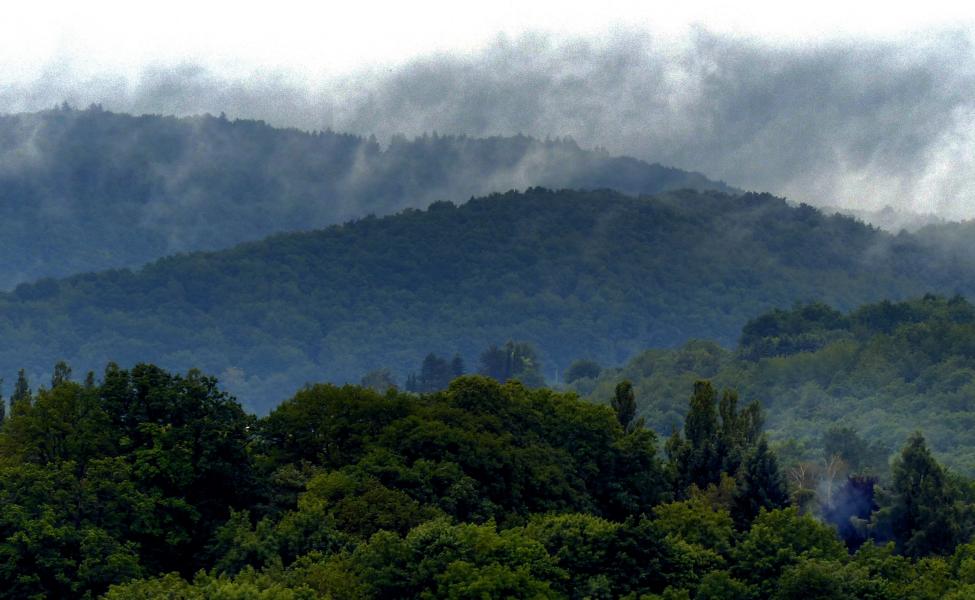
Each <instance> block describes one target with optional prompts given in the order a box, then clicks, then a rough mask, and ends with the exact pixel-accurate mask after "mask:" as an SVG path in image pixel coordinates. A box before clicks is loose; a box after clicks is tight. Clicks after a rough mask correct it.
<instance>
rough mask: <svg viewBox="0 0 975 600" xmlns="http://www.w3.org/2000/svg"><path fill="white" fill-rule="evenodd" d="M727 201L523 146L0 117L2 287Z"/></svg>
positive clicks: (97, 114) (105, 115) (113, 118)
mask: <svg viewBox="0 0 975 600" xmlns="http://www.w3.org/2000/svg"><path fill="white" fill-rule="evenodd" d="M536 185H542V186H548V187H573V188H589V189H596V188H612V189H618V190H621V191H624V192H630V193H637V194H653V193H657V192H661V191H665V190H671V189H680V188H694V189H716V190H725V191H728V190H729V188H728V187H727V186H725V185H724V184H722V183H717V182H713V181H710V180H708V179H707V178H705V177H704V176H703V175H700V174H697V173H688V172H685V171H681V170H678V169H672V168H666V167H662V166H660V165H656V164H653V165H651V164H647V163H644V162H641V161H638V160H635V159H632V158H625V157H612V156H610V155H608V154H607V153H605V152H601V151H589V150H583V149H581V148H579V147H578V146H577V145H576V144H575V143H574V142H572V141H567V140H560V141H539V140H535V139H531V138H527V137H510V138H489V139H471V138H464V137H440V136H436V135H433V136H432V137H427V136H425V137H422V138H418V139H414V140H407V139H405V138H397V139H393V140H392V141H391V143H390V144H388V146H387V147H385V148H383V147H380V145H379V144H378V143H377V142H376V141H375V140H374V139H367V138H362V137H357V136H353V135H343V134H338V133H332V132H316V133H307V132H301V131H297V130H292V129H276V128H273V127H271V126H269V125H267V124H265V123H263V122H255V121H229V120H227V119H224V118H218V117H210V116H204V117H194V118H181V119H177V118H173V117H161V116H139V117H136V116H130V115H125V114H113V113H110V112H106V111H102V110H99V109H98V108H97V107H96V108H93V109H89V110H84V111H79V110H73V109H69V108H67V107H65V108H64V109H57V110H51V111H45V112H40V113H33V114H20V115H9V116H0V222H2V223H3V235H2V236H0V253H2V256H3V261H2V263H0V289H11V288H13V287H14V286H15V285H16V284H17V283H20V282H22V281H30V280H34V279H38V278H40V277H45V276H54V277H61V276H66V275H72V274H75V273H82V272H87V271H91V270H100V269H106V268H115V267H122V266H138V265H141V264H144V263H145V262H148V261H150V260H154V259H157V258H160V257H162V256H166V255H168V254H172V253H173V252H182V251H193V250H216V249H222V248H227V247H230V246H232V245H233V244H236V243H239V242H243V241H250V240H257V239H261V238H263V237H265V236H267V235H269V234H271V233H276V232H282V231H293V230H307V229H313V228H316V227H323V226H326V225H330V224H334V223H339V222H342V221H345V220H347V219H350V218H356V217H362V216H365V215H367V214H370V213H376V214H387V213H391V212H395V211H398V210H401V209H403V208H406V207H417V208H422V207H426V206H427V205H429V204H430V203H431V202H433V201H436V200H461V199H467V198H469V197H471V196H472V195H483V194H487V193H491V192H494V191H504V190H509V189H524V188H526V187H530V186H536Z"/></svg>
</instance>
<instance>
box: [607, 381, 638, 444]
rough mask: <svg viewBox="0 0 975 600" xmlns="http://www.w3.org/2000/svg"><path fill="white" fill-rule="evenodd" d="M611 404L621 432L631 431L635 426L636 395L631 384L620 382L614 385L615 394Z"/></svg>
mask: <svg viewBox="0 0 975 600" xmlns="http://www.w3.org/2000/svg"><path fill="white" fill-rule="evenodd" d="M611 404H612V406H613V410H614V411H615V412H616V419H617V420H618V421H619V422H620V426H621V427H622V428H623V431H626V432H629V431H632V430H633V428H634V425H637V423H635V419H636V394H635V393H634V392H633V384H632V383H630V382H629V381H621V382H619V383H618V384H616V393H615V395H614V396H613V400H612V401H611Z"/></svg>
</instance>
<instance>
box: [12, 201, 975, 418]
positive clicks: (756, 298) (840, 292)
mask: <svg viewBox="0 0 975 600" xmlns="http://www.w3.org/2000/svg"><path fill="white" fill-rule="evenodd" d="M973 274H975V268H973V263H972V262H971V261H967V260H957V259H953V260H947V259H944V258H943V257H942V255H941V254H939V253H938V251H937V250H936V249H933V248H931V247H929V246H926V245H924V244H921V243H920V242H919V241H918V240H916V239H915V238H913V237H912V236H910V235H907V234H904V235H898V236H892V235H890V234H888V233H885V232H882V231H880V230H877V229H875V228H873V227H870V226H867V225H864V224H863V223H860V222H858V221H856V220H854V219H852V218H849V217H843V216H839V215H834V216H826V215H824V214H822V213H821V212H819V211H817V210H816V209H814V208H812V207H809V206H806V205H802V206H798V207H795V206H790V205H789V204H787V203H786V202H785V201H784V200H782V199H780V198H775V197H773V196H770V195H767V194H744V195H729V194H723V193H719V192H707V193H703V192H693V191H682V192H673V193H667V194H662V195H658V196H655V197H644V198H633V197H628V196H625V195H623V194H620V193H617V192H611V191H594V192H578V191H569V190H564V191H558V192H556V191H550V190H545V189H539V188H533V189H531V190H529V191H528V192H526V193H514V192H512V193H506V194H495V195H491V196H488V197H485V198H480V199H475V200H472V201H470V202H466V203H464V204H462V205H460V206H455V205H453V204H451V203H448V202H439V203H434V204H433V205H431V206H430V208H429V209H428V210H425V211H420V210H414V209H408V210H405V211H403V212H401V213H399V214H397V215H394V216H388V217H383V218H375V217H369V218H364V219H360V220H357V221H353V222H349V223H346V224H344V225H340V226H332V227H329V228H327V229H323V230H320V231H314V232H305V233H292V234H280V235H276V236H273V237H270V238H268V239H266V240H264V241H261V242H254V243H247V244H243V245H240V246H238V247H236V248H233V249H231V250H226V251H221V252H215V253H195V254H190V255H181V256H174V257H170V258H166V259H163V260H160V261H157V262H155V263H152V264H150V265H148V266H146V267H145V268H143V269H141V270H139V271H137V272H130V271H127V270H114V271H106V272H102V273H93V274H86V275H79V276H75V277H71V278H68V279H64V280H54V279H47V280H43V281H39V282H37V283H35V284H29V285H28V284H24V285H21V286H18V287H17V289H16V290H15V291H14V292H12V293H8V294H0V339H3V340H4V343H3V344H2V345H0V374H3V375H4V376H6V377H7V378H8V381H10V380H11V379H10V378H11V377H12V376H13V374H14V373H15V372H16V369H17V368H20V367H26V368H27V370H28V372H29V373H31V374H32V378H33V379H34V381H37V380H39V378H41V377H45V376H44V375H43V374H44V373H45V372H47V371H48V370H49V369H50V368H51V366H52V365H53V364H54V362H55V361H57V360H60V359H66V360H68V361H69V362H70V363H71V364H72V366H73V367H74V368H75V372H76V373H80V372H83V371H84V370H87V369H94V368H101V367H102V366H103V365H104V364H105V363H106V362H108V361H112V360H114V361H117V362H119V363H121V364H122V365H128V364H132V363H134V362H137V361H152V362H155V363H158V364H160V365H162V366H165V367H167V368H173V369H186V368H190V367H199V368H202V369H204V370H205V371H206V372H209V373H213V374H216V375H218V376H220V378H221V380H222V382H223V383H224V384H225V385H226V386H227V387H228V389H230V390H231V391H232V392H234V393H235V394H237V395H239V397H240V398H241V399H242V400H243V401H244V402H245V403H246V404H247V405H248V406H249V407H250V408H252V409H256V410H266V409H267V408H269V407H270V406H272V405H273V404H274V403H276V402H278V401H279V400H280V399H281V398H284V397H287V396H288V395H290V394H291V393H292V392H293V391H294V390H295V388H297V387H299V386H301V385H302V384H304V383H305V382H311V381H322V380H332V381H339V382H341V381H358V379H359V377H360V376H362V375H363V374H364V373H365V372H366V371H368V370H371V369H375V368H384V367H385V368H389V369H391V371H392V372H393V374H394V375H395V376H396V377H398V378H399V381H400V383H402V382H403V378H404V377H405V375H406V374H407V373H408V372H409V371H411V370H413V369H416V368H417V366H418V365H419V363H420V361H421V359H422V358H423V356H424V355H426V354H427V353H428V352H437V353H439V354H447V355H452V354H453V353H455V352H456V353H459V354H460V355H461V356H462V357H463V358H464V359H465V361H466V362H467V364H468V367H469V368H473V367H475V366H476V364H477V359H478V356H479V354H480V352H481V351H483V350H484V349H485V348H486V347H487V346H489V345H490V344H503V343H504V342H505V341H506V340H508V339H514V340H522V341H527V342H530V343H532V344H534V345H535V346H536V347H537V348H538V350H539V352H540V355H541V358H542V363H543V372H544V374H545V375H546V376H547V377H549V378H550V379H555V370H556V369H564V368H565V367H566V366H568V364H569V363H570V362H571V361H573V360H574V359H577V358H582V357H588V358H594V359H597V360H599V361H601V362H602V363H603V364H618V363H620V362H622V361H624V360H626V359H628V358H630V357H631V356H633V355H635V354H636V353H638V352H640V351H643V350H644V349H646V348H654V347H657V348H659V347H669V346H674V345H677V344H680V343H683V342H685V341H686V340H688V339H693V338H705V339H714V340H717V341H718V342H720V343H722V344H724V345H726V346H730V345H732V344H734V343H735V341H736V340H737V337H738V335H739V332H740V331H741V328H742V326H743V325H744V324H745V323H746V322H747V321H748V320H749V319H750V318H752V317H754V316H756V315H758V314H760V313H762V312H764V311H766V310H769V309H771V308H775V307H789V306H791V305H792V304H793V303H794V302H797V301H807V300H822V301H825V302H828V303H830V304H831V305H833V306H836V307H838V308H840V309H844V310H845V309H848V308H851V307H854V306H857V305H859V304H861V303H863V302H869V301H876V300H879V299H884V298H890V299H895V300H896V299H900V298H906V297H910V296H917V295H920V294H923V293H925V292H928V291H934V292H940V293H947V294H954V293H956V292H960V293H971V292H972V291H973V283H975V277H973Z"/></svg>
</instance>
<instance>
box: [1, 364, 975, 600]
mask: <svg viewBox="0 0 975 600" xmlns="http://www.w3.org/2000/svg"><path fill="white" fill-rule="evenodd" d="M18 388H19V389H18V393H17V394H16V395H15V396H16V397H15V398H13V399H12V402H11V410H10V414H9V415H8V416H6V418H4V419H3V420H2V421H0V598H17V599H20V598H38V599H39V598H94V597H100V596H103V595H104V597H106V598H109V599H113V600H128V599H154V598H159V599H162V598H167V599H170V600H172V599H194V600H195V599H200V600H202V599H206V598H225V599H228V600H238V599H239V600H245V599H247V600H252V599H259V600H272V599H308V600H311V599H316V598H322V599H325V598H328V599H332V600H360V599H365V598H526V599H528V598H533V599H537V598H553V599H554V598H578V599H582V598H633V599H636V598H641V599H644V600H658V599H661V600H662V599H687V600H690V599H691V598H693V599H695V600H697V599H701V600H706V599H719V598H735V599H746V600H747V599H754V600H765V599H776V600H778V599H782V600H788V599H794V598H804V599H815V598H830V599H834V598H840V599H847V598H849V599H853V598H877V599H881V598H883V599H904V600H907V599H918V598H920V599H928V598H930V599H932V600H934V599H940V598H956V599H962V598H969V597H971V594H972V593H973V592H975V579H973V578H972V567H973V565H975V562H973V561H975V546H973V545H972V544H970V543H967V542H968V541H969V540H970V539H971V535H972V532H973V531H975V487H973V484H972V482H970V481H967V480H963V479H960V478H958V477H957V476H952V475H951V474H950V473H949V472H947V471H946V470H945V469H944V468H943V467H942V466H941V465H940V464H938V462H937V461H936V460H935V459H934V458H933V457H932V455H931V453H930V451H929V449H928V447H927V444H926V441H925V439H924V438H923V437H922V436H920V435H912V436H909V437H908V438H907V439H905V440H901V441H900V443H899V447H901V448H902V450H901V451H900V452H899V453H898V454H897V456H896V457H895V458H894V460H893V461H892V462H891V463H890V467H889V468H888V467H887V465H886V464H884V465H883V470H882V472H881V473H877V474H874V475H863V474H862V472H861V471H859V470H852V469H851V470H849V471H848V472H844V473H843V474H839V473H838V472H837V471H835V470H820V471H818V472H815V473H814V472H813V471H812V470H811V468H810V470H809V471H803V472H802V477H801V478H800V477H795V473H796V469H792V470H790V471H788V472H787V471H786V469H785V468H783V466H782V465H781V464H780V461H779V459H778V458H777V457H776V454H775V453H774V452H773V451H772V450H771V449H770V446H769V444H768V441H767V440H766V438H765V436H764V434H763V433H762V423H763V412H762V409H761V407H760V406H759V405H758V404H757V403H755V402H745V401H744V400H741V401H740V400H739V397H738V395H737V394H736V393H735V392H733V391H730V390H724V391H723V392H721V393H719V391H718V390H717V389H716V388H715V387H714V386H713V385H712V384H711V383H709V382H707V381H696V382H694V384H693V385H692V386H691V388H689V389H687V390H685V395H684V402H685V408H686V413H687V414H686V418H685V419H684V420H683V423H682V427H681V428H680V429H679V430H676V431H675V432H674V433H673V434H672V435H671V436H670V438H669V439H668V440H667V442H666V444H665V447H666V449H665V450H664V451H660V450H659V446H660V444H659V439H658V438H657V436H655V434H654V433H653V431H652V428H650V429H648V428H647V427H645V426H644V423H643V422H642V421H640V420H635V419H634V418H633V417H634V412H633V411H634V409H635V405H634V402H635V399H634V398H633V396H632V388H631V387H630V386H629V384H628V382H625V381H621V382H619V383H618V384H617V387H616V389H615V396H614V401H613V402H612V403H611V404H612V407H609V406H601V405H597V404H593V403H589V402H585V401H582V400H580V399H579V398H578V397H576V396H575V395H573V394H564V393H558V392H554V391H551V390H548V389H534V390H533V389H528V388H526V387H525V386H523V385H522V384H520V383H518V382H509V383H506V384H504V385H502V384H499V383H498V382H497V381H495V380H493V379H490V378H486V377H481V376H465V377H461V378H457V379H455V380H454V381H453V382H451V383H450V385H449V386H448V388H447V389H445V390H443V391H440V392H436V393H432V394H424V395H417V394H410V393H403V392H397V391H395V390H388V391H387V392H386V393H385V394H378V393H376V392H374V391H372V390H369V389H367V388H361V387H352V386H346V387H335V386H332V385H313V386H308V387H307V388H305V389H303V390H302V391H300V392H299V393H297V394H296V395H294V396H293V397H291V398H290V399H287V400H285V401H284V402H282V403H281V404H280V405H279V406H278V407H277V408H276V409H275V410H273V411H272V412H271V413H270V414H268V415H267V416H265V417H261V418H256V417H253V416H251V415H248V414H247V413H246V412H244V411H243V410H242V408H241V406H240V405H239V404H237V403H236V401H235V400H234V399H233V398H231V397H229V396H228V395H227V394H225V393H224V392H222V391H220V389H219V386H218V384H217V381H216V380H215V379H213V378H211V377H207V376H205V375H203V374H201V373H200V372H199V371H195V370H192V371H189V372H188V373H186V374H185V375H176V374H173V373H169V372H166V371H164V370H162V369H160V368H158V367H155V366H153V365H147V364H140V365H137V366H135V367H134V368H132V369H130V370H126V369H121V368H119V367H118V366H116V365H114V364H111V365H108V367H107V368H106V369H104V371H103V373H102V375H100V376H98V377H96V376H95V375H94V374H91V373H89V374H88V375H87V376H86V377H84V378H83V382H77V381H75V380H74V378H73V376H72V371H71V369H70V368H69V366H68V365H66V364H64V363H60V364H59V365H58V366H57V368H56V370H55V377H54V378H53V379H52V380H51V382H50V385H44V386H41V387H40V388H39V389H37V390H36V391H33V392H32V391H31V390H29V389H28V387H27V386H23V387H22V388H21V387H20V386H18ZM647 424H648V425H651V426H653V425H655V424H654V423H647Z"/></svg>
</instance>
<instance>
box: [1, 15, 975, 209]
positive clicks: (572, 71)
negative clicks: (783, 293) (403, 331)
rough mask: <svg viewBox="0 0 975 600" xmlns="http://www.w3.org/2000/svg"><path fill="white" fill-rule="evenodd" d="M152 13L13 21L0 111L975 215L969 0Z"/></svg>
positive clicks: (974, 54)
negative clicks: (281, 137)
mask: <svg viewBox="0 0 975 600" xmlns="http://www.w3.org/2000/svg"><path fill="white" fill-rule="evenodd" d="M8 4H13V3H8ZM139 4H140V3H136V2H131V0H130V1H127V2H86V3H80V2H70V3H69V2H50V1H48V2H30V3H17V4H14V5H13V6H5V7H4V14H3V18H2V19H0V111H4V112H14V111H22V110H36V109H39V108H45V107H48V106H51V105H53V104H54V103H56V102H60V101H61V100H68V101H69V102H72V103H73V104H78V105H82V106H84V105H87V104H89V103H91V102H99V103H101V104H103V105H104V106H105V108H108V109H113V110H125V111H133V112H161V113H176V114H192V113H199V112H211V113H218V112H221V111H223V112H226V113H227V114H228V116H231V117H249V118H262V119H265V120H267V121H270V122H272V123H275V124H279V125H290V126H298V127H302V128H306V129H317V128H325V127H331V128H334V129H338V130H347V131H354V132H358V133H376V134H377V135H378V136H379V137H380V138H381V139H385V138H388V136H389V135H391V134H393V133H396V132H403V133H406V134H418V133H422V132H424V131H432V130H437V131H440V132H446V133H469V134H474V135H491V134H512V133H517V132H525V133H530V134H533V135H537V136H541V137H544V136H564V135H571V136H572V137H574V138H576V139H577V140H578V141H579V142H580V143H581V144H583V145H600V146H604V147H606V148H607V149H609V150H610V151H612V152H615V153H627V154H632V155H635V156H637V157H639V158H643V159H647V160H652V161H659V162H662V163H665V164H671V165H675V166H679V167H682V168H688V169H693V170H699V171H702V172H704V173H705V174H707V175H709V176H711V177H714V178H720V179H724V180H726V181H728V182H729V183H731V184H733V185H737V186H740V187H744V188H750V189H759V190H767V191H771V192H773V193H776V194H780V195H785V196H787V197H789V198H792V199H794V200H802V201H807V202H812V203H815V204H842V205H848V206H858V207H863V208H879V207H882V206H884V205H886V204H891V205H894V206H898V207H901V208H906V209H911V210H915V211H922V212H924V211H936V212H939V213H940V214H943V215H945V216H949V217H956V218H958V217H975V93H973V91H975V12H973V9H965V8H960V6H961V3H959V2H952V3H949V2H936V1H935V2H932V1H929V2H924V3H913V4H912V6H911V7H898V6H896V3H890V2H887V3H855V2H849V1H847V2H829V1H827V2H816V3H804V4H807V5H808V6H805V7H804V8H801V9H794V10H793V9H790V10H789V11H782V10H781V7H782V6H783V5H785V4H788V3H783V2H781V1H779V2H733V3H732V2H729V3H701V2H691V1H685V2H680V3H654V2H647V1H645V0H644V1H642V2H612V1H606V0H599V1H596V2H588V3H585V4H582V3H578V5H576V4H573V3H568V2H565V1H564V0H563V1H557V2H549V1H545V2H533V3H531V5H530V6H529V7H527V8H526V7H525V6H524V4H526V3H525V2H479V3H472V2H458V1H457V0H454V1H451V2H419V1H412V2H396V3H388V4H387V3H378V2H372V1H356V2H316V3H297V2H288V1H277V2H262V3H259V4H256V3H255V4H248V3H246V2H241V1H238V2H201V1H196V2H185V1H181V0H174V1H168V2H164V3H152V4H149V3H145V7H146V8H138V6H139ZM673 4H679V6H677V7H674V6H671V5H673ZM336 5H340V6H336ZM664 7H666V8H664Z"/></svg>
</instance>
